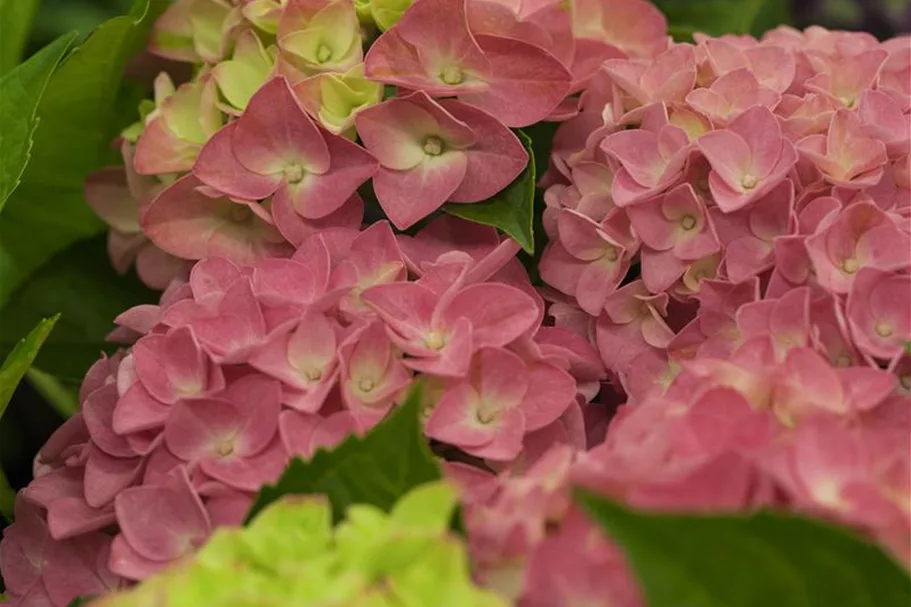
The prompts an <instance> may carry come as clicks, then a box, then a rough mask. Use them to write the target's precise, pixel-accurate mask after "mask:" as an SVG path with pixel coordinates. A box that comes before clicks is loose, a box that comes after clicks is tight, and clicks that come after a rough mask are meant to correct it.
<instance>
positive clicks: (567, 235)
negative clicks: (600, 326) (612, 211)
mask: <svg viewBox="0 0 911 607" xmlns="http://www.w3.org/2000/svg"><path fill="white" fill-rule="evenodd" d="M617 212H618V213H619V212H620V211H617ZM608 221H610V219H608V220H605V222H602V223H601V224H597V223H595V222H594V221H592V220H591V219H589V218H587V217H585V216H584V215H580V214H579V213H576V212H575V211H571V210H569V209H565V210H563V211H561V213H560V215H559V216H558V218H557V224H558V229H559V236H560V239H559V241H553V242H551V243H550V244H549V245H548V248H547V249H546V250H545V251H544V255H543V257H542V258H541V264H540V272H541V278H543V279H544V281H546V282H547V283H548V284H549V285H551V286H552V287H554V288H555V289H558V290H560V291H561V292H563V293H566V294H567V295H572V296H573V297H575V298H576V300H577V301H578V302H579V307H581V308H582V309H583V310H585V311H586V312H588V313H589V314H591V315H592V316H597V315H598V314H600V312H601V308H602V307H603V306H604V302H605V301H606V300H607V297H608V296H609V295H610V294H611V293H612V292H613V291H614V290H615V289H616V288H617V286H618V285H619V284H620V282H621V281H622V280H623V277H624V276H626V273H627V271H628V270H629V267H630V259H631V258H632V256H633V254H634V253H635V248H634V246H631V245H632V243H630V242H626V243H625V244H626V245H627V246H624V243H623V242H621V241H622V240H623V239H622V236H621V235H618V234H617V233H616V231H614V230H611V226H609V225H606V222H608ZM628 247H629V248H628Z"/></svg>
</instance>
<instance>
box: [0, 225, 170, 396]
mask: <svg viewBox="0 0 911 607" xmlns="http://www.w3.org/2000/svg"><path fill="white" fill-rule="evenodd" d="M3 221H4V220H3V219H0V223H2V222H3ZM105 246H106V245H105V238H104V237H103V236H98V237H96V238H92V239H89V240H87V241H85V242H80V243H77V244H75V245H73V246H71V247H70V248H68V249H66V250H65V251H61V252H60V253H59V254H57V255H56V256H54V257H53V258H52V259H51V260H50V262H48V263H47V264H45V265H44V266H42V267H41V269H39V270H38V271H37V272H35V273H34V274H32V276H31V277H29V279H28V280H27V281H26V282H25V284H23V285H22V286H21V287H20V288H19V289H17V290H16V292H15V293H13V295H12V297H11V298H10V300H9V303H8V304H7V306H6V307H5V308H4V309H3V312H2V313H0V355H2V353H3V352H4V351H6V350H8V349H9V348H11V347H12V345H13V344H12V339H13V336H14V335H15V332H16V331H17V330H18V328H19V327H23V326H31V325H33V324H34V323H35V322H36V321H37V320H39V319H40V318H41V317H42V316H50V315H52V314H56V313H61V318H60V321H59V322H58V323H57V327H56V329H55V330H54V333H53V335H51V337H50V338H49V339H48V341H47V343H46V344H45V347H44V348H43V349H42V351H41V354H40V355H39V356H38V359H37V360H36V361H35V366H37V367H38V368H39V369H41V370H42V371H44V372H45V373H50V374H52V375H54V376H56V377H57V378H58V379H60V380H61V381H62V382H63V383H64V385H65V386H66V387H70V388H78V386H79V383H80V382H81V379H82V376H83V375H85V372H86V370H87V369H88V368H89V366H90V365H91V364H92V363H93V362H95V360H96V359H97V358H98V356H99V355H100V353H101V351H102V350H105V351H108V352H110V351H112V350H114V349H116V345H115V344H111V343H108V342H106V341H105V336H107V334H108V333H110V332H111V331H112V330H113V329H114V327H115V325H114V322H113V321H114V318H115V317H116V316H117V315H118V314H120V313H121V312H123V311H124V310H126V309H127V308H131V307H132V306H135V305H137V304H140V303H152V302H156V301H157V300H158V294H156V293H155V292H154V291H152V290H151V289H148V288H147V287H145V286H144V285H143V284H142V283H141V282H140V281H139V279H138V278H137V277H136V276H135V274H133V273H132V272H131V273H130V274H128V275H126V276H118V275H117V273H116V272H115V271H114V269H113V268H112V267H111V264H110V262H109V261H108V259H107V253H106V250H105Z"/></svg>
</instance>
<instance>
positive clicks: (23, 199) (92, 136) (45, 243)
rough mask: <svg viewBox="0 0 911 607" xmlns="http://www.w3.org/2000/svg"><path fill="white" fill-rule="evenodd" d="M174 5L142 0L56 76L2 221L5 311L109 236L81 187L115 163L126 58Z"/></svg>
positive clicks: (0, 283) (0, 277)
mask: <svg viewBox="0 0 911 607" xmlns="http://www.w3.org/2000/svg"><path fill="white" fill-rule="evenodd" d="M167 5H168V0H136V2H135V4H134V5H133V9H132V11H131V12H130V14H129V15H127V16H122V17H116V18H114V19H111V20H109V21H107V22H106V23H104V24H103V25H102V26H101V27H99V28H98V29H97V30H95V31H94V32H93V33H92V34H91V35H90V36H89V38H88V39H87V40H86V41H85V43H83V44H82V45H81V46H79V47H78V48H77V49H76V50H75V51H73V52H72V53H71V54H70V55H69V57H67V59H66V60H65V61H64V62H63V64H62V65H61V66H60V67H59V68H58V69H57V71H56V72H55V73H54V75H53V76H52V77H51V80H50V83H49V84H48V86H47V89H46V90H45V93H44V96H43V97H42V99H41V102H40V104H39V105H38V117H39V118H40V120H41V128H39V129H38V130H37V131H36V132H35V141H34V146H33V148H32V159H31V161H30V162H29V164H28V166H27V167H26V170H25V173H24V174H23V176H22V183H21V184H20V185H19V188H18V189H17V190H16V192H15V193H14V194H13V196H11V197H10V199H9V201H8V202H7V206H6V209H5V210H4V214H3V217H2V219H0V306H2V305H3V304H4V302H5V301H6V299H7V298H8V297H9V295H10V293H11V292H12V291H13V289H14V288H15V287H16V286H17V285H19V284H20V283H21V282H22V281H23V280H24V279H25V278H26V277H27V276H28V275H29V274H30V273H32V272H33V271H35V269H37V268H38V267H40V266H41V265H42V264H43V263H45V262H46V261H47V260H48V259H50V258H51V256H53V255H54V253H56V252H57V251H60V250H62V249H65V248H66V247H67V246H69V245H70V244H72V243H73V242H76V241H77V240H81V239H84V238H87V237H89V236H91V235H93V234H97V233H98V232H100V231H102V230H103V228H104V226H103V224H102V223H101V222H100V221H99V220H98V219H97V218H96V217H95V215H94V214H93V213H92V212H91V210H90V209H89V208H88V206H86V204H85V202H84V200H83V196H82V184H83V182H84V181H85V178H86V176H87V175H88V174H89V173H91V172H92V171H94V170H95V169H97V168H99V166H100V165H101V164H102V163H103V162H104V161H106V160H107V159H108V158H109V151H108V148H109V145H110V142H111V140H112V139H113V137H114V136H115V135H116V134H117V131H118V130H119V129H120V128H121V127H122V126H124V124H123V122H122V121H121V120H119V119H118V116H117V113H116V112H115V111H114V109H115V108H116V107H117V98H118V91H119V88H120V82H121V79H122V75H123V70H124V66H125V64H126V61H127V58H128V57H129V56H130V55H131V54H132V53H134V52H135V51H137V50H139V49H141V48H142V45H143V44H145V39H146V36H147V33H148V29H149V28H150V27H151V25H152V23H153V21H154V19H155V18H156V17H157V15H158V14H160V12H161V11H163V10H164V8H165V7H166V6H167ZM127 121H129V119H128V120H127Z"/></svg>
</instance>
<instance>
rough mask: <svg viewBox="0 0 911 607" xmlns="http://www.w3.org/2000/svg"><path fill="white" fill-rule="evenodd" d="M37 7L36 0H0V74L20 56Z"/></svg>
mask: <svg viewBox="0 0 911 607" xmlns="http://www.w3.org/2000/svg"><path fill="white" fill-rule="evenodd" d="M37 8H38V0H0V75H2V74H5V73H7V72H8V71H9V70H11V69H13V68H14V67H16V65H17V64H18V63H19V59H21V58H22V51H23V49H24V48H25V42H26V40H28V35H29V31H30V30H31V26H32V20H33V19H34V17H35V11H36V10H37Z"/></svg>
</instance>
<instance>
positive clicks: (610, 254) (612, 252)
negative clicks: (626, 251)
mask: <svg viewBox="0 0 911 607" xmlns="http://www.w3.org/2000/svg"><path fill="white" fill-rule="evenodd" d="M619 257H620V254H619V253H617V247H615V246H613V245H607V248H606V249H604V258H605V259H606V260H608V261H617V259H618V258H619Z"/></svg>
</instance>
